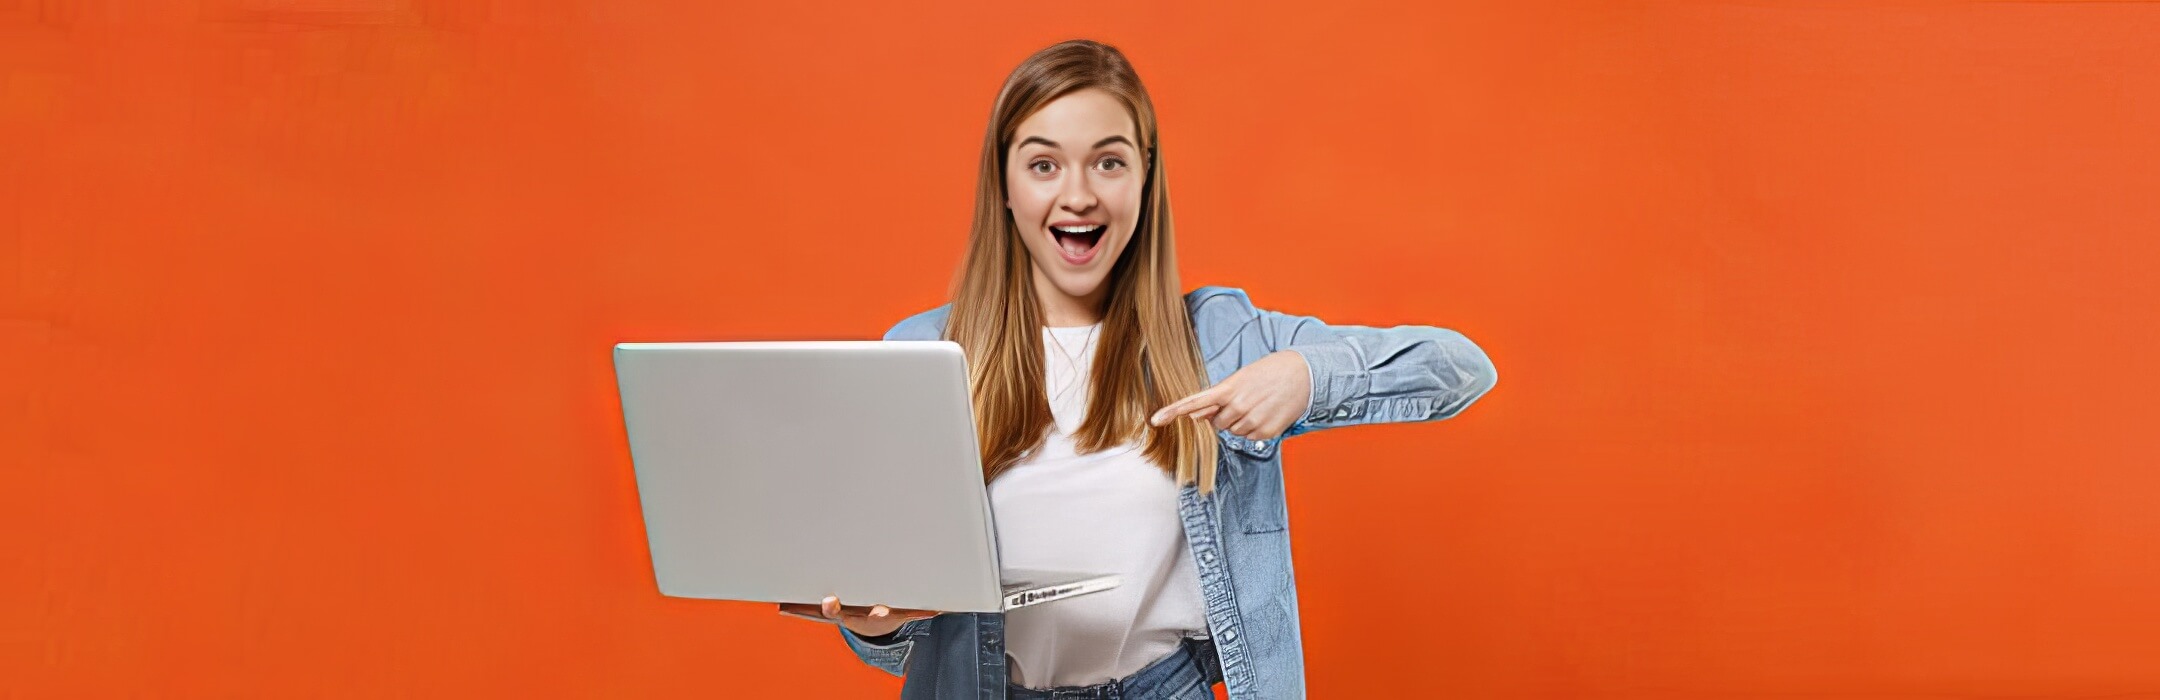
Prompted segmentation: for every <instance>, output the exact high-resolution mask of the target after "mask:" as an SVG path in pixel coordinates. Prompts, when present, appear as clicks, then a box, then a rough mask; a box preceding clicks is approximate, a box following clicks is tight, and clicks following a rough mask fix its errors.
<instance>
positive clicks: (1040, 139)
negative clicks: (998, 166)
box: [1013, 136, 1139, 148]
mask: <svg viewBox="0 0 2160 700" xmlns="http://www.w3.org/2000/svg"><path fill="white" fill-rule="evenodd" d="M1031 143H1039V144H1042V145H1045V146H1049V147H1051V148H1057V147H1058V145H1057V142H1056V141H1052V140H1050V139H1046V138H1043V137H1041V136H1029V137H1027V138H1024V139H1020V144H1019V145H1018V146H1013V148H1020V147H1022V146H1026V145H1028V144H1031ZM1113 143H1123V144H1125V145H1127V146H1132V147H1133V148H1139V146H1133V142H1132V140H1131V139H1128V138H1125V137H1123V136H1112V137H1109V138H1106V139H1103V140H1101V141H1096V142H1095V146H1094V147H1095V148H1102V147H1104V146H1108V145H1110V144H1113Z"/></svg>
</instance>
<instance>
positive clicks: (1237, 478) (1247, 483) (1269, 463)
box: [1217, 432, 1289, 534]
mask: <svg viewBox="0 0 2160 700" xmlns="http://www.w3.org/2000/svg"><path fill="white" fill-rule="evenodd" d="M1218 437H1220V438H1221V439H1222V444H1223V451H1222V458H1221V462H1220V464H1219V467H1218V470H1217V473H1218V476H1217V478H1219V479H1221V480H1222V482H1223V483H1224V484H1226V485H1228V486H1229V488H1228V489H1227V491H1228V493H1227V496H1228V497H1229V499H1230V501H1231V503H1230V504H1227V505H1228V507H1227V508H1225V509H1224V510H1225V511H1227V512H1228V514H1229V515H1230V517H1231V520H1232V522H1235V523H1236V524H1237V525H1238V529H1240V530H1242V531H1244V532H1245V533H1246V534H1260V533H1266V532H1281V531H1283V530H1285V529H1288V527H1289V514H1288V512H1287V508H1286V504H1285V502H1284V500H1283V483H1282V470H1281V469H1280V468H1279V467H1277V466H1276V462H1275V461H1274V456H1275V449H1276V446H1275V441H1274V440H1247V439H1245V438H1241V437H1238V436H1236V435H1231V434H1229V433H1227V432H1224V433H1220V434H1219V435H1218Z"/></svg>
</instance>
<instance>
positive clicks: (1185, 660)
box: [1005, 637, 1222, 700]
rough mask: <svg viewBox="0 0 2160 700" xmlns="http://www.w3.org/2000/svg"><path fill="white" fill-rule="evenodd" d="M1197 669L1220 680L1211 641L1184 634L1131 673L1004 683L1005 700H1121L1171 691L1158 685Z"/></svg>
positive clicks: (1212, 680)
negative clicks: (1048, 683)
mask: <svg viewBox="0 0 2160 700" xmlns="http://www.w3.org/2000/svg"><path fill="white" fill-rule="evenodd" d="M1187 671H1193V672H1198V673H1199V674H1200V675H1201V677H1203V678H1206V679H1207V684H1208V685H1214V684H1216V683H1221V682H1222V662H1221V660H1219V659H1217V658H1215V642H1214V641H1213V640H1208V639H1200V638H1195V637H1186V638H1185V640H1184V641H1183V642H1180V643H1179V644H1178V648H1177V651H1173V652H1170V653H1169V654H1168V655H1166V656H1164V657H1162V658H1160V659H1156V660H1154V661H1152V662H1149V663H1148V665H1147V666H1146V667H1143V668H1141V669H1140V670H1139V671H1138V672H1135V673H1134V674H1132V675H1131V676H1128V677H1126V678H1121V679H1118V680H1114V681H1110V682H1108V683H1098V684H1096V685H1088V686H1073V687H1063V688H1048V689H1036V688H1027V687H1023V686H1019V685H1014V684H1011V683H1007V684H1006V686H1005V697H1006V698H1007V700H1124V699H1125V698H1133V697H1145V696H1141V695H1140V694H1141V693H1146V692H1150V691H1153V692H1161V691H1163V690H1175V688H1168V689H1166V688H1162V686H1165V685H1168V684H1169V683H1170V682H1171V681H1173V680H1175V679H1176V678H1177V676H1178V675H1179V674H1180V673H1181V672H1187Z"/></svg>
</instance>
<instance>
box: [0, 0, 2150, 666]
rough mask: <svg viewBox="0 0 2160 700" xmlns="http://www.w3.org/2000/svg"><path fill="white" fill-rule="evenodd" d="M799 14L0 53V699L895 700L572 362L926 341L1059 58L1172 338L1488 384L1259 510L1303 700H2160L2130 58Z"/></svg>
mask: <svg viewBox="0 0 2160 700" xmlns="http://www.w3.org/2000/svg"><path fill="white" fill-rule="evenodd" d="M796 5H797V4H792V3H757V4H748V5H743V6H729V4H726V3H711V2H665V3H652V2H638V3H632V2H601V1H598V0H594V1H590V2H563V3H546V2H516V1H512V0H485V1H474V2H450V1H448V0H314V1H309V2H282V1H277V0H201V1H200V2H194V3H175V4H170V5H159V6H155V7H152V6H148V5H140V6H139V5H138V4H136V3H125V2H109V1H103V0H12V1H5V0H0V479H4V481H0V533H4V534H0V538H4V540H0V551H5V552H6V555H5V556H0V696H12V697H100V696H102V697H153V696H154V697H320V696H337V697H385V696H409V697H498V696H500V697H513V696H528V697H693V696H695V697H891V696H892V695H894V694H895V693H896V692H897V689H898V687H899V684H898V681H897V680H896V679H893V678H891V677H889V676H885V675H882V674H880V673H878V672H877V671H874V670H872V669H870V668H868V667H866V666H863V665H862V664H860V663H858V662H856V661H855V660H854V659H853V657H852V656H851V655H849V654H848V652H847V651H846V650H845V649H844V648H843V646H842V644H841V643H840V640H839V639H838V637H837V635H836V634H835V633H834V632H833V630H832V628H830V627H826V626H821V625H815V624H811V623H806V622H802V621H798V620H793V619H787V618H782V617H780V616H778V615H775V614H774V612H773V610H772V609H771V607H770V606H766V605H754V604H747V603H730V602H714V601H693V600H678V599H668V598H663V597H661V596H660V595H659V594H658V593H657V592H656V590H655V588H654V584H653V580H652V571H651V568H650V562H649V560H648V558H647V554H646V551H645V541H644V531H643V525H642V522H641V520H640V517H639V512H638V505H637V497H636V491H635V482H634V480H633V477H632V473H631V469H630V462H629V457H628V450H627V447H626V445H625V443H624V438H623V431H622V426H621V419H620V416H619V414H618V413H617V404H616V397H615V393H614V391H615V386H614V378H613V374H612V368H611V366H610V359H609V352H608V350H609V347H610V346H611V344H612V343H614V342H617V341H626V340H683V339H749V338H871V337H876V336H878V335H879V334H881V333H883V332H884V331H885V329H886V328H888V327H889V326H891V325H892V323H894V322H895V321H897V320H899V319H900V318H902V317H904V316H906V315H908V314H912V313H915V312H917V311H920V310H923V309H926V308H929V307H931V306H934V305H936V304H938V303H940V302H941V301H942V299H943V294H944V293H945V291H946V288H947V284H948V282H949V281H950V280H951V278H952V271H953V268H954V266H955V265H956V264H958V262H959V260H960V253H961V246H962V242H963V239H964V237H965V235H966V226H967V217H968V214H969V211H970V206H971V203H972V202H971V197H972V192H973V187H974V183H973V181H972V178H973V176H974V171H973V169H974V167H975V159H976V157H977V149H978V148H979V145H980V144H979V140H980V138H981V133H982V129H983V126H984V121H985V119H986V118H987V117H988V115H989V109H990V102H991V99H992V98H993V97H994V95H995V91H996V89H997V87H998V85H999V83H1000V81H1001V80H1002V79H1003V78H1004V76H1005V72H1006V71H1007V70H1009V69H1010V68H1011V67H1012V66H1013V65H1015V64H1017V63H1018V62H1019V61H1020V60H1021V59H1022V58H1024V57H1025V56H1026V55H1027V54H1028V53H1030V52H1031V51H1033V50H1034V49H1037V48H1040V47H1042V46H1045V45H1048V44H1049V43H1052V42H1054V41H1057V40H1061V39H1065V38H1071V37H1076V36H1084V37H1091V38H1097V39H1100V40H1103V41H1106V42H1109V43H1112V44H1114V45H1117V46H1119V47H1120V48H1122V49H1124V50H1125V51H1126V52H1127V53H1128V55H1130V56H1131V57H1132V59H1133V61H1134V62H1135V64H1136V65H1137V66H1138V68H1139V70H1140V73H1141V75H1142V76H1143V77H1144V78H1145V79H1146V80H1147V82H1148V84H1149V87H1150V89H1151V90H1152V91H1153V93H1154V96H1155V99H1156V101H1157V104H1158V107H1159V109H1160V112H1161V118H1162V124H1163V141H1162V153H1163V157H1164V159H1165V162H1166V171H1165V172H1166V173H1167V175H1168V177H1169V178H1170V183H1171V189H1172V192H1173V196H1174V198H1175V211H1176V216H1177V225H1178V232H1179V236H1180V238H1181V241H1180V244H1181V250H1180V253H1181V254H1182V258H1183V278H1184V281H1185V283H1186V284H1187V285H1188V286H1198V285H1202V284H1225V285H1232V286H1240V287H1244V288H1245V289H1247V290H1248V291H1249V292H1250V293H1251V295H1252V298H1253V299H1254V301H1255V302H1256V303H1258V304H1260V305H1261V306H1264V307H1269V308H1275V309H1279V310H1285V311H1291V312H1296V313H1303V314H1311V315H1316V316H1319V317H1321V318H1323V319H1327V320H1329V321H1334V322H1342V323H1358V324H1366V325H1385V324H1394V323H1418V324H1429V325H1439V326H1445V327H1449V328H1454V329H1456V330H1460V331H1462V332H1464V333H1466V334H1468V335H1469V336H1470V337H1471V338H1473V339H1475V340H1476V341H1478V342H1479V343H1480V344H1481V345H1482V346H1483V347H1484V348H1485V349H1486V350H1487V351H1489V352H1490V353H1491V355H1492V357H1493V358H1494V361H1495V364H1496V365H1497V366H1498V367H1499V370H1500V374H1501V376H1502V377H1503V378H1502V380H1501V381H1500V383H1499V386H1498V387H1497V389H1495V390H1494V391H1493V392H1492V394H1491V395H1489V396H1487V397H1486V398H1485V399H1484V400H1482V401H1480V402H1479V403H1478V404H1477V405H1476V406H1474V407H1472V408H1471V409H1470V410H1468V411H1466V412H1465V413H1463V414H1462V415H1461V416H1459V417H1457V418H1455V419H1452V420H1448V421H1441V422H1437V423H1426V424H1415V425H1396V426H1377V427H1365V428H1350V429H1344V430H1340V431H1329V432H1325V433H1321V434H1316V435H1312V436H1308V437H1305V438H1300V439H1297V440H1293V441H1292V442H1293V443H1294V444H1293V445H1291V446H1290V447H1288V448H1286V449H1288V450H1290V451H1291V453H1293V457H1292V458H1291V459H1290V460H1289V466H1290V471H1291V473H1290V474H1288V480H1289V489H1290V491H1289V493H1290V497H1289V498H1290V514H1291V522H1292V532H1293V542H1294V548H1295V551H1296V556H1297V571H1298V575H1299V579H1298V586H1299V592H1300V594H1301V599H1302V606H1303V607H1302V611H1303V617H1304V622H1305V633H1306V638H1305V648H1306V651H1307V662H1308V671H1309V676H1310V689H1311V694H1312V695H1313V696H1315V697H1322V698H1350V697H1451V698H1522V697H1531V698H1543V697H1551V698H1661V699H1671V700H1680V699H1691V698H1740V697H1778V698H1807V697H1837V698H1916V699H1917V698H1929V699H1937V698H1981V697H1987V698H2008V697H2015V698H2067V697H2110V698H2160V593H2156V591H2160V470H2156V469H2155V468H2154V466H2155V464H2160V438H2156V437H2154V434H2153V426H2154V425H2156V424H2160V402H2156V401H2154V400H2153V399H2152V396H2154V395H2155V393H2156V390H2160V372H2156V370H2155V369H2154V365H2153V363H2152V362H2151V356H2152V354H2153V347H2154V344H2155V342H2156V341H2160V332H2156V329H2160V322H2156V321H2160V313H2156V312H2160V308H2156V307H2160V282H2156V279H2160V276H2156V275H2155V274H2154V273H2153V270H2154V269H2155V268H2156V267H2160V236H2156V233H2160V198H2156V197H2155V196H2154V193H2156V192H2160V165H2156V164H2160V5H2155V4H2151V3H1983V4H1933V3H1903V2H1900V3H1823V4H1797V3H1795V4H1783V3H1757V2H1715V3H1712V2H1668V3H1612V2H1601V3H1567V4H1547V3H1477V4H1467V3H1462V4H1458V3H1443V4H1431V3H1400V4H1393V5H1374V4H1365V3H1359V2H1321V3H1302V2H1301V3H1223V4H1185V3H1179V4H1170V3H1127V2H1107V3H1095V4H1084V5H1074V4H1041V3H969V4H962V3H872V2H856V3H836V4H805V5H801V6H796ZM805 418H806V419H814V418H815V417H814V416H806V417H805ZM847 547H848V543H845V542H836V543H834V546H833V550H832V551H831V552H827V553H821V554H820V555H830V556H844V555H845V553H846V551H847Z"/></svg>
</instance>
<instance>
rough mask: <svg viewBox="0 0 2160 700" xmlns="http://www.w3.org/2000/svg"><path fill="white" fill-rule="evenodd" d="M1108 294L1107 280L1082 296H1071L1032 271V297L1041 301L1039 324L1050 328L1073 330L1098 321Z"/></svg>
mask: <svg viewBox="0 0 2160 700" xmlns="http://www.w3.org/2000/svg"><path fill="white" fill-rule="evenodd" d="M1109 292H1110V285H1109V281H1108V280H1104V283H1103V284H1102V285H1099V286H1097V287H1096V288H1095V291H1094V292H1091V293H1089V294H1088V296H1086V297H1075V296H1072V295H1070V294H1066V293H1065V291H1064V290H1061V289H1058V287H1057V285H1056V284H1053V283H1051V281H1050V278H1049V277H1048V276H1046V275H1044V274H1043V273H1042V270H1036V271H1035V298H1036V299H1040V300H1042V318H1043V325H1046V326H1050V327H1052V328H1073V327H1077V326H1087V325H1093V324H1096V323H1100V322H1102V307H1103V298H1104V297H1105V296H1106V295H1108V294H1109Z"/></svg>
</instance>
